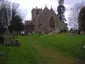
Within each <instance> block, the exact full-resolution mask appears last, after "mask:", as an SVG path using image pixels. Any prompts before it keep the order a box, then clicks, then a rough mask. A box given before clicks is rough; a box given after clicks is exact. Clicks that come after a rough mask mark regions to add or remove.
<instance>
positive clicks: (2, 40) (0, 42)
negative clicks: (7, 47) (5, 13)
mask: <svg viewBox="0 0 85 64" xmlns="http://www.w3.org/2000/svg"><path fill="white" fill-rule="evenodd" d="M0 44H4V37H3V36H0Z"/></svg>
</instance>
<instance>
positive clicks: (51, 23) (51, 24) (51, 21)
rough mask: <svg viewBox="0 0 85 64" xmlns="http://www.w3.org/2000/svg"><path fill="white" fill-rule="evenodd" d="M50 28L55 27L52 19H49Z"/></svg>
mask: <svg viewBox="0 0 85 64" xmlns="http://www.w3.org/2000/svg"><path fill="white" fill-rule="evenodd" d="M50 27H55V20H54V18H53V17H51V18H50Z"/></svg>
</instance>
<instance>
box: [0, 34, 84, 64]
mask: <svg viewBox="0 0 85 64" xmlns="http://www.w3.org/2000/svg"><path fill="white" fill-rule="evenodd" d="M18 40H19V41H20V42H21V44H20V47H14V46H8V47H5V49H4V51H5V56H4V60H5V61H4V62H5V64H76V61H75V59H81V60H85V49H84V48H83V45H84V44H85V35H68V34H64V33H63V34H54V35H39V34H32V35H28V36H18ZM0 64H1V63H0Z"/></svg>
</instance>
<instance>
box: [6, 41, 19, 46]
mask: <svg viewBox="0 0 85 64" xmlns="http://www.w3.org/2000/svg"><path fill="white" fill-rule="evenodd" d="M5 46H20V42H19V41H18V40H12V41H11V42H10V43H8V44H5Z"/></svg>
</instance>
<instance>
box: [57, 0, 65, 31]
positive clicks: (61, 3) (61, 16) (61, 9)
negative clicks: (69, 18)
mask: <svg viewBox="0 0 85 64" xmlns="http://www.w3.org/2000/svg"><path fill="white" fill-rule="evenodd" d="M58 3H59V6H58V8H57V12H58V14H57V16H58V18H59V19H60V21H61V31H63V32H64V31H67V24H65V21H66V18H65V15H64V13H65V7H64V0H59V1H58Z"/></svg>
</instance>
